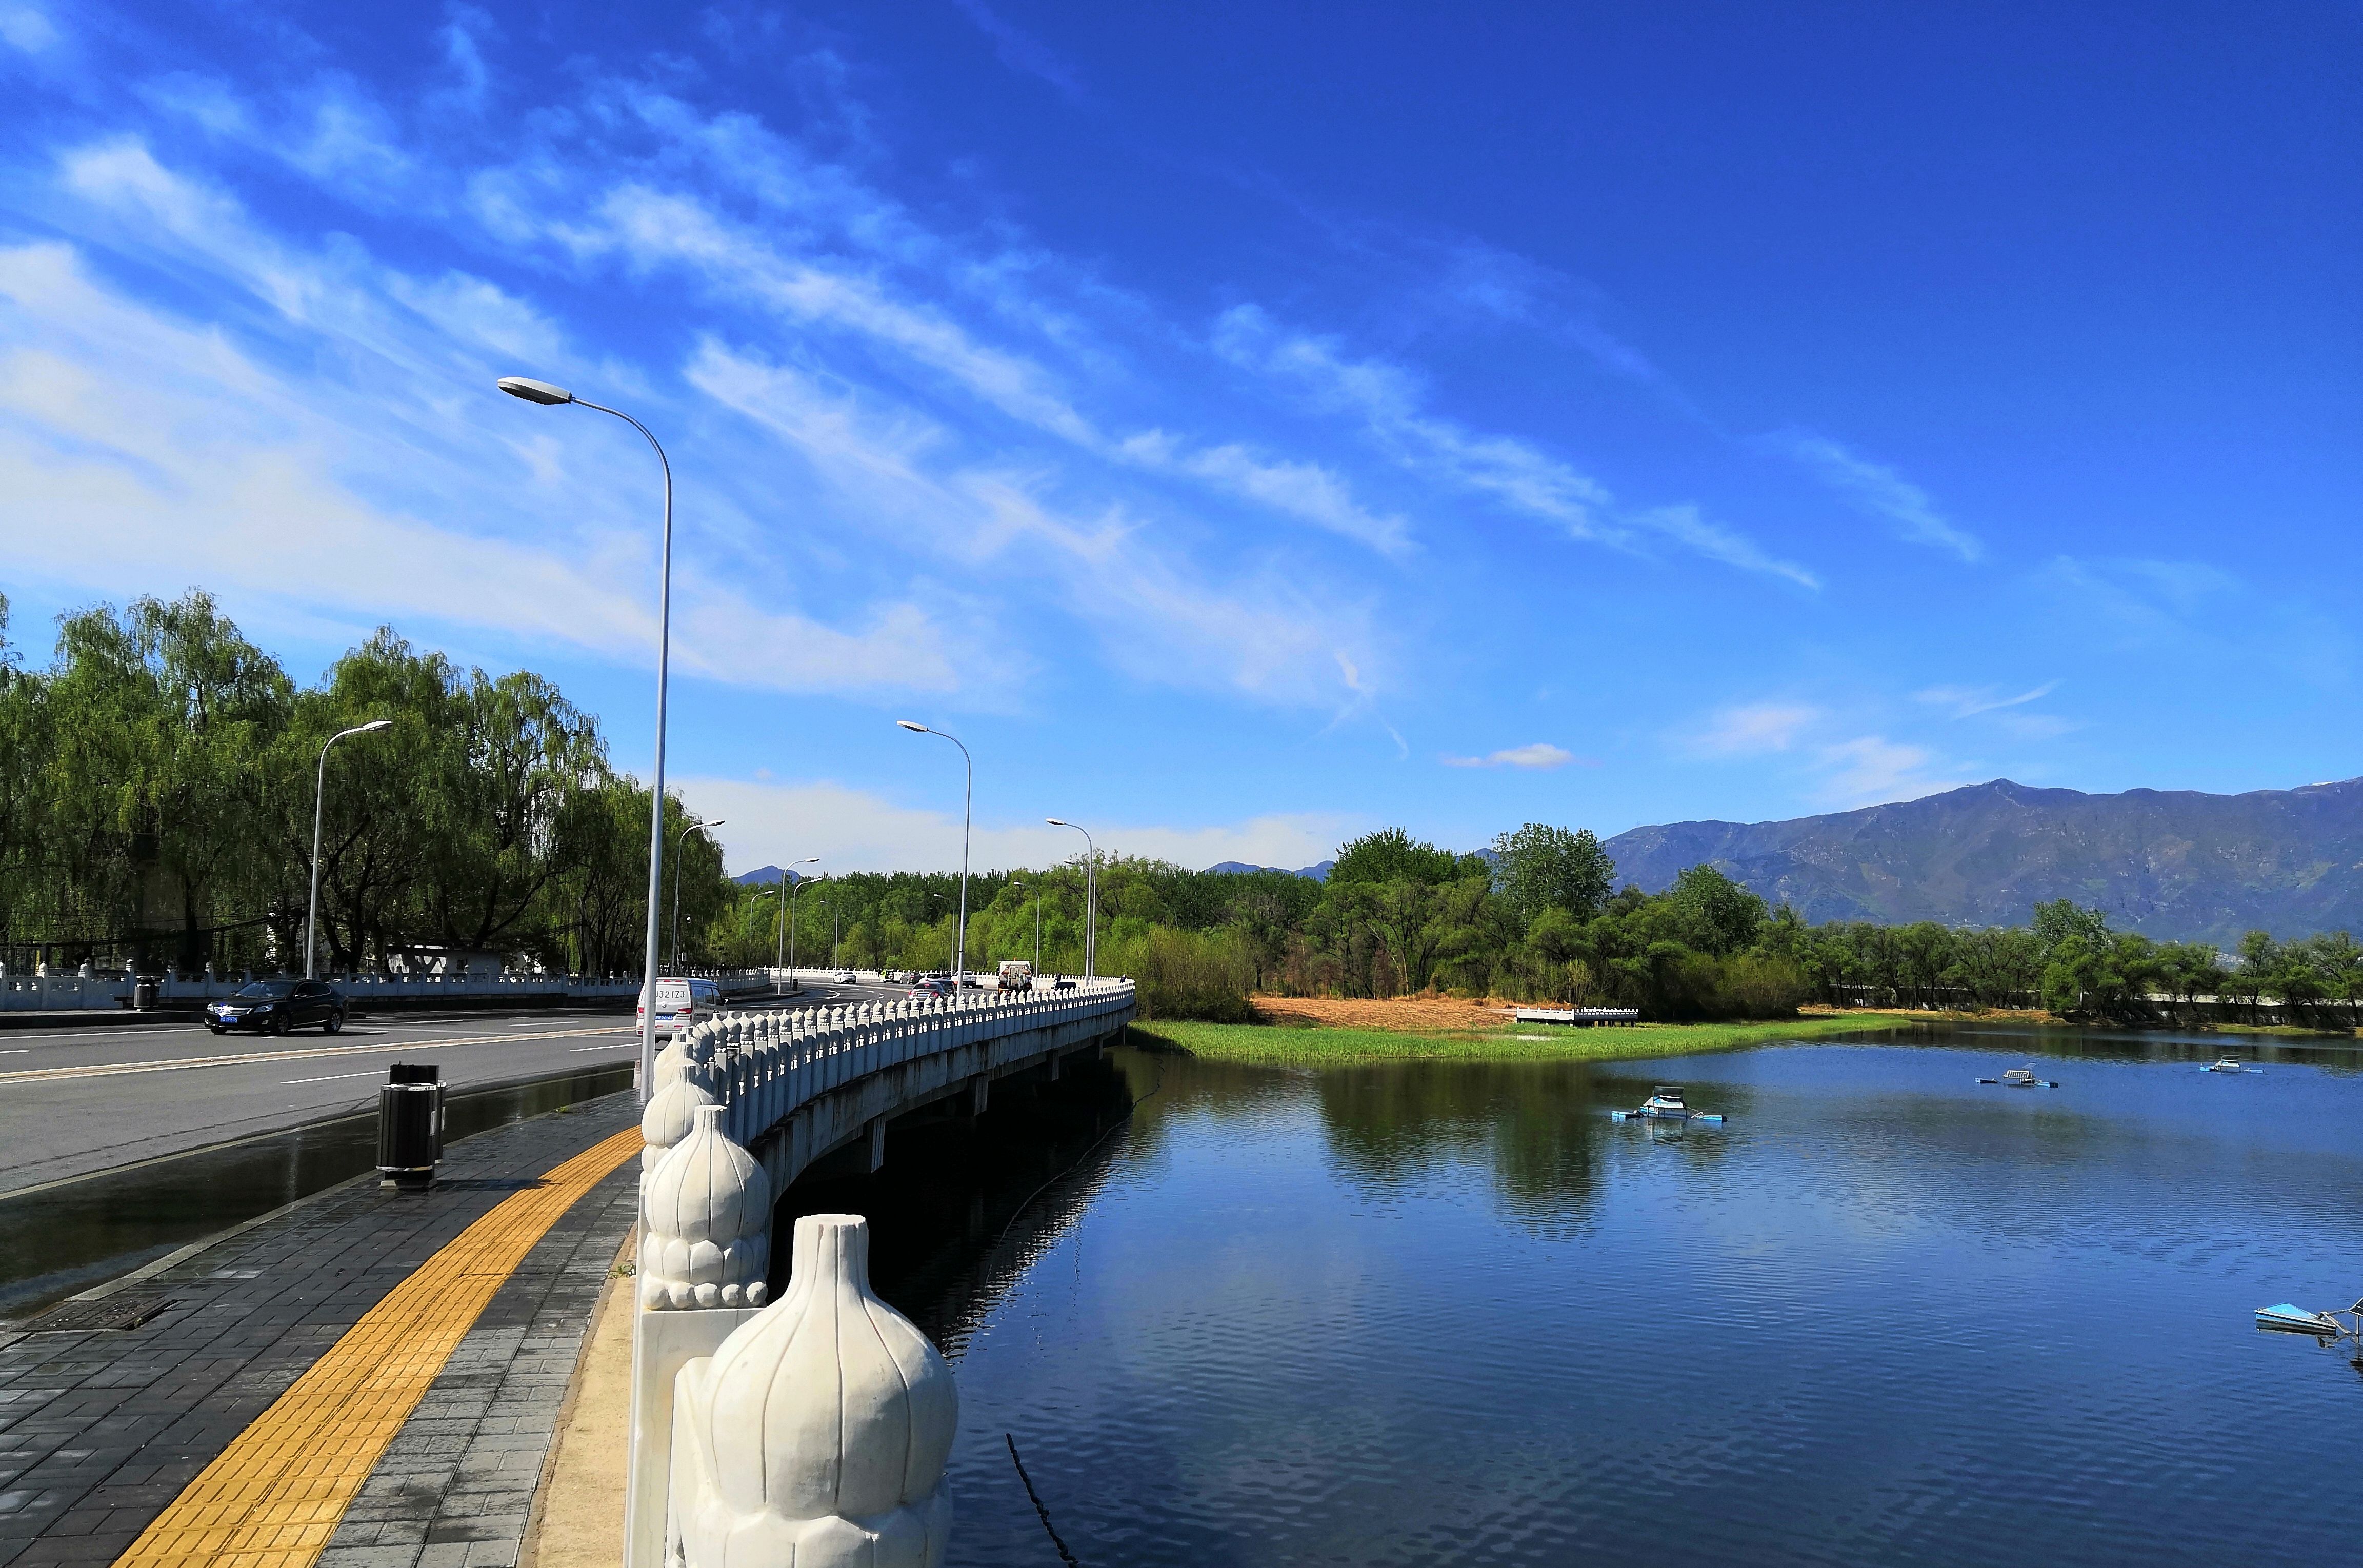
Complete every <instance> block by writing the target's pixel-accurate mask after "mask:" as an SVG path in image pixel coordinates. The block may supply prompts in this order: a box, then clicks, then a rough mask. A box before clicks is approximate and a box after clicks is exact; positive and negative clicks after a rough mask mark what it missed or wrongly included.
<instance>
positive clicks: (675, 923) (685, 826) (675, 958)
mask: <svg viewBox="0 0 2363 1568" xmlns="http://www.w3.org/2000/svg"><path fill="white" fill-rule="evenodd" d="M723 822H724V819H723V818H721V817H716V818H715V819H714V820H713V821H712V822H710V823H702V822H699V821H697V820H696V819H695V818H692V819H690V820H689V821H688V822H685V823H682V824H681V831H680V832H679V833H677V834H673V835H672V836H673V850H672V966H673V967H674V968H675V969H679V968H680V967H681V862H682V856H684V855H685V854H687V853H688V851H687V850H686V849H684V848H683V847H682V845H683V844H684V842H685V841H686V840H687V839H688V837H689V834H690V830H691V829H693V828H702V827H720V826H721V825H722V824H723Z"/></svg>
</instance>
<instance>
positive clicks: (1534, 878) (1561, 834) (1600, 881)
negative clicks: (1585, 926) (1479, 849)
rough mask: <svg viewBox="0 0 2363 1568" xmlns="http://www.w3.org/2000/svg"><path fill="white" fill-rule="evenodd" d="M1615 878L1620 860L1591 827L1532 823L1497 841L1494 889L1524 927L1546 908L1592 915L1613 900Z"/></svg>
mask: <svg viewBox="0 0 2363 1568" xmlns="http://www.w3.org/2000/svg"><path fill="white" fill-rule="evenodd" d="M1615 880H1616V862H1615V861H1614V860H1613V859H1611V858H1610V857H1609V854H1608V852H1607V851H1606V850H1604V849H1603V848H1601V847H1600V841H1599V840H1598V839H1596V838H1594V837H1593V836H1592V830H1591V829H1590V828H1578V829H1575V830H1574V831H1573V832H1570V831H1569V830H1568V829H1566V828H1560V827H1546V826H1544V825H1543V824H1542V823H1526V824H1525V826H1523V827H1521V828H1519V829H1518V830H1517V831H1516V832H1515V833H1505V834H1498V835H1496V836H1495V838H1494V840H1493V890H1494V891H1495V892H1496V893H1497V894H1499V895H1500V896H1501V898H1502V900H1503V903H1504V904H1505V905H1507V907H1508V911H1509V913H1510V915H1511V917H1512V919H1513V920H1514V921H1515V922H1517V924H1518V925H1520V926H1522V927H1523V926H1524V925H1525V923H1526V922H1530V921H1532V920H1533V919H1534V918H1535V917H1536V916H1537V915H1538V914H1540V913H1541V912H1542V911H1545V910H1564V911H1567V912H1568V913H1569V914H1570V915H1573V916H1574V917H1575V918H1576V919H1578V920H1580V921H1581V920H1590V919H1591V918H1592V916H1593V915H1596V914H1598V913H1599V912H1600V910H1601V906H1602V905H1603V904H1605V903H1606V902H1607V901H1608V895H1609V892H1610V891H1611V889H1614V886H1615Z"/></svg>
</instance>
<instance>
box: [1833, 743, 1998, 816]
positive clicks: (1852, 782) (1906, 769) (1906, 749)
mask: <svg viewBox="0 0 2363 1568" xmlns="http://www.w3.org/2000/svg"><path fill="white" fill-rule="evenodd" d="M1818 761H1819V764H1820V766H1821V767H1822V768H1823V769H1824V770H1825V773H1824V777H1823V778H1822V781H1821V784H1820V786H1819V790H1818V793H1819V795H1820V798H1821V800H1822V802H1823V803H1824V804H1825V805H1830V806H1836V807H1841V808H1849V807H1854V806H1869V805H1878V804H1881V803H1884V802H1888V801H1916V800H1918V799H1920V798H1921V797H1922V796H1924V795H1934V794H1936V793H1938V792H1939V791H1941V790H1958V789H1959V788H1960V787H1961V786H1962V785H1964V784H1968V783H1971V782H1973V780H1971V779H1969V778H1949V777H1945V776H1943V774H1942V773H1941V772H1940V771H1939V768H1940V766H1941V765H1939V764H1938V762H1937V759H1936V756H1935V754H1934V753H1932V752H1930V751H1929V750H1928V749H1927V748H1926V747H1925V746H1917V745H1900V744H1898V743H1896V742H1894V741H1891V740H1888V739H1887V738H1886V737H1884V736H1882V735H1861V736H1858V737H1857V738H1855V739H1853V740H1848V741H1840V742H1838V743H1837V744H1836V745H1828V746H1824V747H1823V748H1822V749H1821V752H1820V756H1819V758H1818Z"/></svg>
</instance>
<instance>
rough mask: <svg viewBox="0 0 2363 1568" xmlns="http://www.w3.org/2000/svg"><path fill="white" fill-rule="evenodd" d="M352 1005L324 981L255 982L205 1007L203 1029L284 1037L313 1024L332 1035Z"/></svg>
mask: <svg viewBox="0 0 2363 1568" xmlns="http://www.w3.org/2000/svg"><path fill="white" fill-rule="evenodd" d="M351 1007H352V1004H351V1003H350V1002H349V1001H347V1000H346V999H345V998H344V994H343V993H342V992H340V991H338V989H337V988H336V987H334V986H332V985H330V984H328V982H327V981H326V980H257V981H255V982H254V983H253V984H251V985H249V986H241V987H240V988H239V992H238V994H237V995H236V996H233V997H225V998H223V999H221V1000H220V1001H216V1002H208V1003H206V1004H205V1027H206V1028H207V1029H210V1030H212V1031H213V1032H215V1033H216V1034H227V1032H229V1031H231V1030H233V1029H251V1030H253V1031H255V1032H257V1033H259V1034H284V1033H286V1032H288V1031H289V1030H291V1029H298V1028H301V1027H303V1026H304V1025H305V1024H311V1023H316V1024H318V1025H319V1026H320V1027H321V1028H322V1029H324V1030H326V1031H327V1032H329V1033H331V1034H334V1033H336V1032H338V1030H340V1029H342V1028H344V1026H345V1015H346V1014H347V1012H349V1010H351Z"/></svg>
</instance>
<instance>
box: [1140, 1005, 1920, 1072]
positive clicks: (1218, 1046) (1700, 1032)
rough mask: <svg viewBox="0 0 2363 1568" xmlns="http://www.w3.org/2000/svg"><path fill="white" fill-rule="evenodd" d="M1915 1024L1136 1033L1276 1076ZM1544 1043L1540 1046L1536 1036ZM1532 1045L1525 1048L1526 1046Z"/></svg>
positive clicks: (1729, 1043)
mask: <svg viewBox="0 0 2363 1568" xmlns="http://www.w3.org/2000/svg"><path fill="white" fill-rule="evenodd" d="M1915 1021H1916V1020H1914V1019H1909V1018H1903V1017H1900V1016H1896V1015H1894V1014H1890V1013H1852V1014H1848V1015H1847V1017H1845V1018H1792V1019H1790V1020H1787V1021H1784V1022H1777V1023H1641V1024H1635V1025H1631V1026H1629V1027H1623V1028H1592V1029H1550V1028H1549V1027H1548V1025H1544V1026H1541V1027H1537V1026H1535V1025H1531V1024H1529V1025H1526V1026H1524V1027H1522V1028H1506V1029H1502V1030H1498V1031H1494V1030H1489V1031H1485V1032H1475V1031H1470V1032H1452V1033H1434V1034H1412V1033H1404V1032H1398V1031H1395V1030H1389V1029H1321V1028H1314V1029H1306V1028H1291V1027H1286V1026H1275V1025H1272V1024H1266V1023H1189V1022H1167V1021H1159V1022H1155V1023H1136V1024H1134V1025H1133V1026H1132V1032H1133V1033H1134V1035H1136V1036H1138V1037H1143V1038H1142V1039H1141V1042H1140V1043H1144V1044H1148V1045H1149V1046H1151V1047H1152V1048H1153V1047H1157V1046H1163V1047H1166V1048H1169V1049H1172V1050H1180V1051H1187V1052H1188V1053H1190V1055H1193V1056H1203V1057H1204V1058H1205V1059H1206V1060H1208V1061H1211V1062H1238V1063H1243V1064H1248V1065H1250V1066H1274V1067H1343V1066H1352V1065H1353V1064H1355V1063H1358V1062H1392V1061H1403V1060H1406V1059H1410V1058H1433V1059H1440V1060H1446V1061H1461V1062H1623V1061H1640V1060H1644V1059H1646V1058H1648V1057H1652V1056H1687V1055H1691V1054H1692V1052H1696V1051H1728V1050H1732V1049H1734V1048H1736V1047H1737V1046H1741V1045H1760V1044H1762V1043H1765V1042H1766V1041H1769V1040H1820V1039H1825V1038H1827V1037H1829V1036H1831V1035H1836V1034H1860V1033H1863V1032H1866V1031H1869V1030H1874V1029H1897V1028H1904V1027H1908V1026H1910V1025H1911V1024H1913V1023H1914V1022H1915ZM1537 1035H1539V1036H1543V1037H1542V1038H1539V1039H1537V1038H1534V1036H1537ZM1521 1036H1525V1037H1526V1038H1521Z"/></svg>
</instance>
